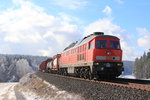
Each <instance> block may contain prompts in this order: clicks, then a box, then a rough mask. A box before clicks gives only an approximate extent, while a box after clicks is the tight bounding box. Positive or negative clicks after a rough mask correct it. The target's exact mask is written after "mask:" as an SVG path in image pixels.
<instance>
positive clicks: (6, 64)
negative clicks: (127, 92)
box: [0, 54, 134, 82]
mask: <svg viewBox="0 0 150 100" xmlns="http://www.w3.org/2000/svg"><path fill="white" fill-rule="evenodd" d="M46 59H47V57H43V56H27V55H4V54H0V82H8V81H10V82H17V81H19V79H20V78H21V77H22V76H24V75H25V74H27V73H30V72H36V71H38V66H39V64H40V63H41V62H42V61H44V60H46ZM133 63H134V62H133V61H124V69H125V70H124V73H123V74H122V75H131V74H132V68H133Z"/></svg>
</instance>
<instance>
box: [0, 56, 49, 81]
mask: <svg viewBox="0 0 150 100" xmlns="http://www.w3.org/2000/svg"><path fill="white" fill-rule="evenodd" d="M45 59H47V57H42V56H28V55H27V56H26V55H4V54H0V82H8V81H13V82H15V81H19V79H20V78H21V77H22V76H24V75H25V74H27V73H29V72H35V71H38V66H39V64H40V63H41V62H42V61H43V60H45Z"/></svg>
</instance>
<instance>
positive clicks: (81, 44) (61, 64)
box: [39, 32, 124, 79]
mask: <svg viewBox="0 0 150 100" xmlns="http://www.w3.org/2000/svg"><path fill="white" fill-rule="evenodd" d="M39 69H40V70H41V71H44V72H50V73H57V74H61V75H74V76H76V77H81V78H85V79H87V78H88V79H93V78H115V77H118V76H119V75H121V73H122V71H123V70H124V68H123V62H122V50H121V46H120V39H119V38H118V37H116V36H112V35H104V33H103V32H94V33H93V34H90V35H88V36H86V37H84V38H83V39H82V40H81V41H78V42H74V43H71V44H70V45H69V46H68V47H66V48H65V49H64V51H63V52H62V53H61V54H56V55H55V56H53V57H52V58H51V59H48V60H46V61H43V62H42V63H41V65H40V68H39Z"/></svg>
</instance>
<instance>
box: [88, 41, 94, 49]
mask: <svg viewBox="0 0 150 100" xmlns="http://www.w3.org/2000/svg"><path fill="white" fill-rule="evenodd" d="M93 48H94V41H92V42H90V44H89V49H93Z"/></svg>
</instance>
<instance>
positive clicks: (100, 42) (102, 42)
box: [96, 40, 106, 49]
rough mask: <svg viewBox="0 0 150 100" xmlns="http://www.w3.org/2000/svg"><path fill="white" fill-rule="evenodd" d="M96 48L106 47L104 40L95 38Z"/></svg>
mask: <svg viewBox="0 0 150 100" xmlns="http://www.w3.org/2000/svg"><path fill="white" fill-rule="evenodd" d="M96 48H98V49H102V48H106V40H96Z"/></svg>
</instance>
